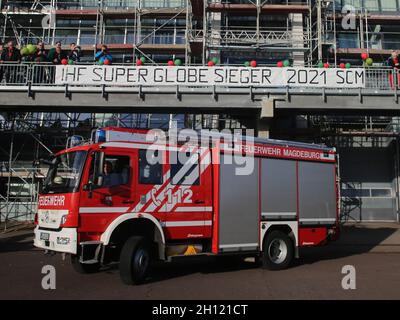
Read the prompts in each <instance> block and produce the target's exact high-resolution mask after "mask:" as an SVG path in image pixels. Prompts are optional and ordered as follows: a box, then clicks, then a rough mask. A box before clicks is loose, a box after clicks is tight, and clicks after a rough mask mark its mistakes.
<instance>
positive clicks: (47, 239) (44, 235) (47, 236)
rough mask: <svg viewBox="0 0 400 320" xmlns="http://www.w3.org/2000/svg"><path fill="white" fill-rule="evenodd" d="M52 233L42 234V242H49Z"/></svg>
mask: <svg viewBox="0 0 400 320" xmlns="http://www.w3.org/2000/svg"><path fill="white" fill-rule="evenodd" d="M49 239H50V233H46V232H41V233H40V240H44V241H49Z"/></svg>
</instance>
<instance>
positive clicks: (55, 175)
mask: <svg viewBox="0 0 400 320" xmlns="http://www.w3.org/2000/svg"><path fill="white" fill-rule="evenodd" d="M86 154H87V152H86V151H74V152H67V153H63V154H61V155H59V156H57V157H56V158H55V159H54V160H53V163H52V165H51V166H50V169H49V172H48V173H47V177H46V179H45V181H44V184H43V189H42V193H45V194H47V193H69V192H75V191H76V189H77V188H78V186H79V180H80V176H81V172H82V168H83V164H84V163H85V159H86Z"/></svg>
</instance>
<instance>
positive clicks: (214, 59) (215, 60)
mask: <svg viewBox="0 0 400 320" xmlns="http://www.w3.org/2000/svg"><path fill="white" fill-rule="evenodd" d="M211 61H212V62H214V64H218V62H219V61H218V58H217V57H214V58H212V59H211Z"/></svg>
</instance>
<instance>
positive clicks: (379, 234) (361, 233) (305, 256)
mask: <svg viewBox="0 0 400 320" xmlns="http://www.w3.org/2000/svg"><path fill="white" fill-rule="evenodd" d="M395 233H398V235H395V236H394V237H393V239H390V240H388V238H389V237H391V236H393V235H394V234H395ZM367 252H387V253H390V252H394V253H400V229H399V227H398V226H397V225H394V224H393V227H391V226H387V227H373V226H372V227H370V228H365V227H362V226H358V225H357V224H354V225H349V226H344V227H343V228H342V232H341V236H340V238H339V240H337V241H335V242H331V243H329V244H328V245H326V246H321V247H310V248H301V249H300V259H296V261H295V263H294V266H299V265H304V264H312V263H315V262H318V261H321V260H332V259H339V258H345V257H349V256H353V255H359V254H363V253H367Z"/></svg>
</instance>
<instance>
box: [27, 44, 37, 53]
mask: <svg viewBox="0 0 400 320" xmlns="http://www.w3.org/2000/svg"><path fill="white" fill-rule="evenodd" d="M26 49H27V50H28V53H29V54H32V53H35V52H36V46H34V45H33V44H28V45H27V46H26Z"/></svg>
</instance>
